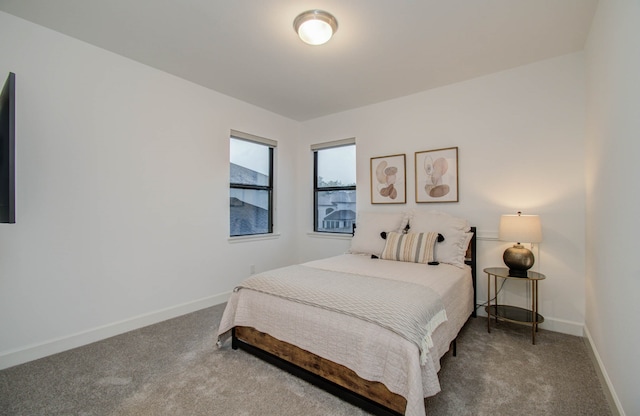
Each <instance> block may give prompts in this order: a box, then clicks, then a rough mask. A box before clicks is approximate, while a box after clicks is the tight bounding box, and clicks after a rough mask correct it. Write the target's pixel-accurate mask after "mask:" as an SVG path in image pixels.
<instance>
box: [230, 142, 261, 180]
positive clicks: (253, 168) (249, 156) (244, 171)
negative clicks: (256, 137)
mask: <svg viewBox="0 0 640 416" xmlns="http://www.w3.org/2000/svg"><path fill="white" fill-rule="evenodd" d="M230 144H231V148H230V152H229V157H230V161H231V172H230V174H231V176H230V177H231V180H230V182H231V183H235V184H243V185H259V186H269V146H265V145H263V144H259V143H252V142H248V141H246V140H239V139H234V138H233V137H232V138H231V142H230Z"/></svg>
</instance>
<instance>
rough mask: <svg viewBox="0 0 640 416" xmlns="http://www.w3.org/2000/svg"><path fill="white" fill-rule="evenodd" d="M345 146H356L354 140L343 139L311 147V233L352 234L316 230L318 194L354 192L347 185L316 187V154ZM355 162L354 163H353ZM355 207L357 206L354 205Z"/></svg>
mask: <svg viewBox="0 0 640 416" xmlns="http://www.w3.org/2000/svg"><path fill="white" fill-rule="evenodd" d="M347 146H354V148H355V146H356V140H355V137H354V138H350V139H344V140H336V141H333V142H326V143H318V144H314V145H312V146H311V150H312V151H313V232H315V233H325V234H334V235H347V234H352V233H353V231H352V230H349V231H328V230H326V229H325V230H320V229H318V194H319V193H320V192H331V191H356V186H357V183H356V185H348V186H328V187H322V188H320V187H318V152H319V151H322V150H329V149H335V148H337V147H347ZM354 162H355V161H354ZM356 206H357V205H356Z"/></svg>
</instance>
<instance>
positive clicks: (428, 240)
mask: <svg viewBox="0 0 640 416" xmlns="http://www.w3.org/2000/svg"><path fill="white" fill-rule="evenodd" d="M436 241H438V233H434V232H429V233H409V234H401V233H396V232H391V233H387V243H386V245H385V247H384V250H383V251H382V256H381V257H380V258H381V259H383V260H396V261H407V262H413V263H428V262H432V261H433V248H434V246H435V244H436Z"/></svg>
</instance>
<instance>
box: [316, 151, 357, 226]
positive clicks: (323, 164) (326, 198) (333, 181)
mask: <svg viewBox="0 0 640 416" xmlns="http://www.w3.org/2000/svg"><path fill="white" fill-rule="evenodd" d="M311 150H312V151H313V172H314V175H313V176H314V180H313V201H314V204H313V205H314V215H313V223H314V226H313V230H314V231H316V232H326V233H342V234H350V233H351V232H352V230H353V224H355V221H356V141H355V139H345V140H339V141H335V142H329V143H320V144H315V145H312V146H311Z"/></svg>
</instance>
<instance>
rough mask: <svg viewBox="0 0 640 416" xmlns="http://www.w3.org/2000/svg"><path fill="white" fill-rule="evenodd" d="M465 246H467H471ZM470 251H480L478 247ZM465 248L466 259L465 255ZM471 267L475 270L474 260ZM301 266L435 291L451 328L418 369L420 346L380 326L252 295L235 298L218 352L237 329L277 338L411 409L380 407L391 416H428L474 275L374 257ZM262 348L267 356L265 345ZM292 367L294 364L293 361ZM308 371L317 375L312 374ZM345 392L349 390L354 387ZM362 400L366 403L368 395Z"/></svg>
mask: <svg viewBox="0 0 640 416" xmlns="http://www.w3.org/2000/svg"><path fill="white" fill-rule="evenodd" d="M466 231H468V230H466ZM469 235H471V234H469ZM461 241H462V242H463V243H464V244H469V241H471V239H470V238H468V239H467V238H465V239H463V240H461ZM472 243H475V239H474V240H472ZM471 245H474V244H471ZM352 247H353V245H352ZM464 248H465V250H464V251H463V253H465V252H466V247H464ZM353 251H358V250H353ZM463 261H464V260H463ZM468 263H469V264H475V262H474V261H473V262H472V261H471V260H469V261H468ZM303 266H305V267H307V268H312V269H320V270H325V271H331V272H338V273H348V274H350V275H351V274H353V275H366V276H373V277H378V278H384V279H393V280H396V281H401V282H408V283H411V284H416V285H422V286H426V287H429V288H431V290H432V291H434V292H435V293H436V294H437V295H438V296H439V297H440V299H441V301H442V305H443V306H444V310H445V312H446V321H445V322H443V323H442V324H440V325H439V326H437V328H435V330H434V331H433V332H432V334H431V339H432V340H433V346H432V347H431V348H430V349H429V350H428V352H427V354H426V357H427V359H426V361H425V362H424V363H423V364H422V365H421V360H420V348H419V346H418V345H416V343H413V342H411V341H409V340H408V339H406V338H404V337H402V336H400V335H398V334H397V333H395V332H392V331H391V330H389V329H386V328H383V327H381V326H379V325H377V324H375V323H372V322H367V321H364V320H361V319H359V318H357V317H354V316H351V315H348V314H344V313H339V312H336V311H333V310H328V309H324V308H318V307H315V306H310V305H308V304H305V303H300V302H296V301H291V300H288V299H283V298H281V297H278V296H274V295H271V294H266V293H262V292H259V291H255V290H251V289H240V290H237V291H234V292H233V293H232V295H231V297H230V299H229V301H228V304H227V307H226V309H225V312H224V315H223V317H222V320H221V323H220V327H219V337H220V344H221V345H225V343H224V341H226V339H228V338H229V336H230V335H231V331H232V329H233V328H245V327H246V328H252V329H254V330H256V331H258V333H259V334H268V336H270V339H271V337H272V338H273V339H275V340H277V342H282V343H284V344H283V345H287V346H289V345H292V346H294V347H297V348H298V349H300V350H302V351H306V352H309V353H311V354H313V355H314V356H318V357H322V358H323V359H325V360H328V361H329V362H331V363H335V364H338V365H339V366H344V367H346V368H347V369H349V370H351V371H353V372H355V374H356V375H357V376H358V377H359V378H361V379H363V380H365V381H372V382H380V383H382V384H383V385H384V386H385V387H386V389H388V390H389V391H390V392H391V393H392V394H395V395H398V396H401V397H402V398H404V400H405V401H406V408H404V409H403V410H400V409H398V406H400V407H403V406H404V404H400V405H394V406H395V408H394V406H389V405H388V404H387V403H386V402H384V400H381V403H379V404H381V405H382V406H383V407H390V408H391V409H392V413H393V412H395V413H404V414H406V415H409V416H422V415H425V408H424V397H428V396H432V395H434V394H436V393H438V392H439V391H440V384H439V382H438V371H439V370H440V358H441V357H442V356H443V355H444V354H445V353H446V352H447V351H448V350H449V347H450V345H451V342H452V341H454V340H455V338H456V336H457V334H458V332H459V331H460V329H461V328H462V326H463V325H464V323H465V322H466V321H467V319H468V318H469V316H470V315H471V314H472V312H473V310H474V302H475V301H474V296H475V295H474V276H473V273H474V270H472V268H471V267H470V266H469V265H465V264H456V265H452V264H447V263H442V262H441V263H440V264H438V265H427V264H423V263H413V262H406V261H392V260H382V259H378V258H372V256H371V254H369V253H367V254H344V255H340V256H336V257H331V258H328V259H323V260H317V261H312V262H308V263H305V264H304V265H303ZM244 342H249V343H260V342H261V341H257V340H254V341H253V342H252V341H247V340H244ZM257 347H258V348H262V346H260V345H258V346H257ZM279 349H280V346H278V347H276V351H279ZM268 351H269V350H268ZM271 352H272V353H273V350H271ZM276 355H281V354H278V353H276ZM281 358H282V357H281ZM290 361H293V362H294V364H297V363H296V362H295V361H296V359H291V360H290ZM423 361H424V360H423ZM315 366H316V364H313V365H312V367H315ZM311 370H312V371H314V369H313V368H312V369H311ZM331 371H332V372H333V371H334V370H331ZM322 373H323V371H320V374H321V375H322ZM346 384H351V381H349V382H348V383H346ZM367 389H368V387H367V388H366V389H365V390H367ZM360 394H362V393H361V392H360ZM370 395H371V396H373V397H368V399H372V400H373V401H374V402H378V399H377V396H380V394H379V393H371V394H370ZM364 396H365V397H367V394H366V393H365V394H364Z"/></svg>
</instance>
